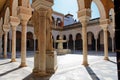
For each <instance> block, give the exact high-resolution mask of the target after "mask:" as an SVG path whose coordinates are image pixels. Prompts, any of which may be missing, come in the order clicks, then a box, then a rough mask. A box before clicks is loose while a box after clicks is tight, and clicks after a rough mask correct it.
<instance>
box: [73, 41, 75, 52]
mask: <svg viewBox="0 0 120 80" xmlns="http://www.w3.org/2000/svg"><path fill="white" fill-rule="evenodd" d="M73 50H74V53H75V40H73Z"/></svg>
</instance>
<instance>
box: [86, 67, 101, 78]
mask: <svg viewBox="0 0 120 80" xmlns="http://www.w3.org/2000/svg"><path fill="white" fill-rule="evenodd" d="M85 68H86V70H87V72H88V73H89V75H90V77H91V78H92V80H100V79H99V77H98V76H97V75H96V74H95V73H94V71H93V70H92V69H91V68H90V67H85Z"/></svg>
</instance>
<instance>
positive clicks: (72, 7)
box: [30, 0, 100, 20]
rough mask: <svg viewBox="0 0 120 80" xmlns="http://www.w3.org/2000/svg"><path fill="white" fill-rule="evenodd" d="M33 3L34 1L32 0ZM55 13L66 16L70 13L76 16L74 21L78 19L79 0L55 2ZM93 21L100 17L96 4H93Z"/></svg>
mask: <svg viewBox="0 0 120 80" xmlns="http://www.w3.org/2000/svg"><path fill="white" fill-rule="evenodd" d="M30 1H31V2H32V0H30ZM52 9H53V10H54V11H57V12H60V13H63V14H64V15H66V14H68V13H70V14H72V15H73V16H74V19H76V20H77V19H78V18H77V12H78V5H77V0H54V5H53V6H52ZM91 11H92V15H91V19H94V18H98V17H100V14H99V10H98V8H97V6H96V4H95V3H94V2H92V4H91Z"/></svg>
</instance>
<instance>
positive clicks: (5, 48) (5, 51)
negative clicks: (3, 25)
mask: <svg viewBox="0 0 120 80" xmlns="http://www.w3.org/2000/svg"><path fill="white" fill-rule="evenodd" d="M7 34H8V32H5V33H4V58H7Z"/></svg>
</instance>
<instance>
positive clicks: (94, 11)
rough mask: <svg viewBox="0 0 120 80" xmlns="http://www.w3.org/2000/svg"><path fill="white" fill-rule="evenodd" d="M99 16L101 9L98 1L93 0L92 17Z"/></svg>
mask: <svg viewBox="0 0 120 80" xmlns="http://www.w3.org/2000/svg"><path fill="white" fill-rule="evenodd" d="M99 17H100V13H99V9H98V7H97V5H96V3H95V2H94V1H92V3H91V19H94V18H99Z"/></svg>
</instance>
